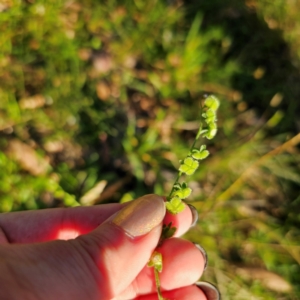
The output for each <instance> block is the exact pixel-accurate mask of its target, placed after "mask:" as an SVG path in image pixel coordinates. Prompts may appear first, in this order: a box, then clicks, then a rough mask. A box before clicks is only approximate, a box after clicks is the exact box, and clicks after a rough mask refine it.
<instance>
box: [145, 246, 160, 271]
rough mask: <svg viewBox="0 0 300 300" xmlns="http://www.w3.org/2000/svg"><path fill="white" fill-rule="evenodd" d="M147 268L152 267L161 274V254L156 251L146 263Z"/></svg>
mask: <svg viewBox="0 0 300 300" xmlns="http://www.w3.org/2000/svg"><path fill="white" fill-rule="evenodd" d="M148 267H154V268H155V270H157V271H158V272H161V271H162V268H163V260H162V254H161V253H159V252H157V251H154V252H153V253H152V255H151V257H150V260H149V262H148Z"/></svg>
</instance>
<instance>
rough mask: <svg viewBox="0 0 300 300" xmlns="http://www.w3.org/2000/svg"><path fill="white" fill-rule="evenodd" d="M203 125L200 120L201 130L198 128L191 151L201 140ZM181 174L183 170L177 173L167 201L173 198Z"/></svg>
mask: <svg viewBox="0 0 300 300" xmlns="http://www.w3.org/2000/svg"><path fill="white" fill-rule="evenodd" d="M202 127H203V125H202V122H201V121H200V126H199V130H198V132H197V135H196V137H195V139H194V142H193V144H192V146H191V148H190V150H189V153H191V152H192V150H193V149H194V147H195V145H196V142H197V140H199V138H200V136H201V131H202ZM181 175H182V172H180V171H179V172H178V174H177V177H176V179H175V182H174V183H173V186H172V189H171V192H170V194H169V196H168V197H167V201H169V200H170V198H171V196H172V194H173V192H174V189H175V185H176V183H178V181H179V178H180V176H181Z"/></svg>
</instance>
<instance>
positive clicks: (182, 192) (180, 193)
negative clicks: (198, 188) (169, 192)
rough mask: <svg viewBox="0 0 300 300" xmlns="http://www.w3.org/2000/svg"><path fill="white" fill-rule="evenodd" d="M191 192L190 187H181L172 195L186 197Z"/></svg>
mask: <svg viewBox="0 0 300 300" xmlns="http://www.w3.org/2000/svg"><path fill="white" fill-rule="evenodd" d="M191 192H192V189H191V188H189V187H186V188H182V189H180V190H178V191H176V192H175V193H174V196H177V197H179V198H180V199H185V198H187V197H188V196H189V195H190V194H191Z"/></svg>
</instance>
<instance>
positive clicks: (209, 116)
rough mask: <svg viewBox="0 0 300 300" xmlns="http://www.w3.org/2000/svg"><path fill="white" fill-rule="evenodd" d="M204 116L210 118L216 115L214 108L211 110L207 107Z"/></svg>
mask: <svg viewBox="0 0 300 300" xmlns="http://www.w3.org/2000/svg"><path fill="white" fill-rule="evenodd" d="M205 115H206V117H207V118H211V117H214V118H215V117H216V111H215V110H212V109H211V108H210V109H208V110H207V111H206V113H205Z"/></svg>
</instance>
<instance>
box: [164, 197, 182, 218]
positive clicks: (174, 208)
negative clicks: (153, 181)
mask: <svg viewBox="0 0 300 300" xmlns="http://www.w3.org/2000/svg"><path fill="white" fill-rule="evenodd" d="M166 208H167V210H168V211H169V212H170V213H171V214H174V215H176V214H178V213H180V212H182V211H183V210H184V208H185V205H184V203H183V202H182V201H181V199H180V198H179V197H177V196H175V197H174V198H172V199H171V200H170V201H169V202H166Z"/></svg>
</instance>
